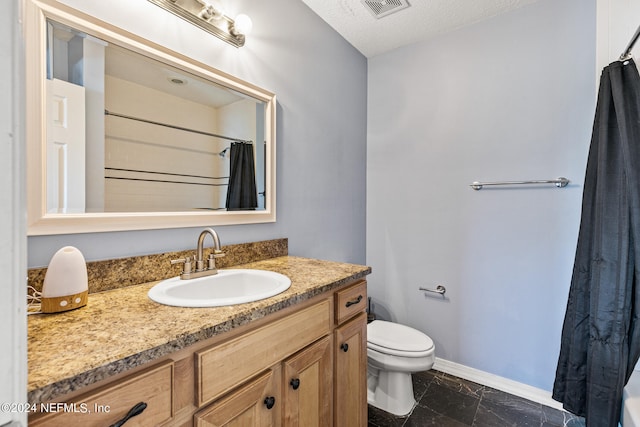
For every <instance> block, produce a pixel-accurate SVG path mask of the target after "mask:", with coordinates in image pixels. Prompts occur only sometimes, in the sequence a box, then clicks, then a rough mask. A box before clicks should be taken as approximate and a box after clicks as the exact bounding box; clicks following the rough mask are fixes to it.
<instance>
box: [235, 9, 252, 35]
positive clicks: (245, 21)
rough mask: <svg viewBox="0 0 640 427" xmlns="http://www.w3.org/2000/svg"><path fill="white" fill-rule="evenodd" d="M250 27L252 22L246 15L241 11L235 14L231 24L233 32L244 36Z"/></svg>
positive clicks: (249, 30)
mask: <svg viewBox="0 0 640 427" xmlns="http://www.w3.org/2000/svg"><path fill="white" fill-rule="evenodd" d="M252 28H253V22H251V18H249V17H248V16H247V15H245V14H243V13H241V14H240V15H238V16H236V19H235V21H234V24H233V31H234V33H236V34H242V35H243V36H246V35H247V34H249V33H250V32H251V29H252Z"/></svg>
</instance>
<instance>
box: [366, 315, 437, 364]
mask: <svg viewBox="0 0 640 427" xmlns="http://www.w3.org/2000/svg"><path fill="white" fill-rule="evenodd" d="M367 347H368V348H369V349H370V350H374V351H378V352H380V353H385V354H390V355H394V356H401V357H425V356H429V355H430V354H432V353H433V351H434V344H433V341H432V340H431V338H429V337H428V336H427V335H425V334H423V333H422V332H420V331H418V330H416V329H413V328H411V327H409V326H405V325H400V324H398V323H393V322H386V321H384V320H374V321H373V322H371V323H369V324H368V325H367Z"/></svg>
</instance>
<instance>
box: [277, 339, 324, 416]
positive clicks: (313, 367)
mask: <svg viewBox="0 0 640 427" xmlns="http://www.w3.org/2000/svg"><path fill="white" fill-rule="evenodd" d="M331 348H332V347H331V339H330V338H329V337H324V338H322V339H321V340H319V341H317V342H316V343H314V344H312V345H310V346H309V347H307V348H305V349H303V350H301V351H300V352H298V353H297V354H295V355H293V356H291V357H290V358H289V359H287V360H286V361H285V362H284V377H283V378H284V384H283V397H284V425H285V426H292V427H298V426H299V427H326V426H330V425H331V420H332V413H331V409H332V408H331V405H332V402H333V399H332V394H333V393H332V386H333V375H332V371H333V369H332V368H333V366H332V363H331V355H332V351H331Z"/></svg>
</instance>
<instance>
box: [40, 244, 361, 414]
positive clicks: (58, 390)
mask: <svg viewBox="0 0 640 427" xmlns="http://www.w3.org/2000/svg"><path fill="white" fill-rule="evenodd" d="M233 268H253V269H261V270H271V271H275V272H278V273H282V274H284V275H286V276H288V277H289V278H290V279H291V287H290V288H289V289H288V290H287V291H285V292H283V293H281V294H279V295H276V296H274V297H271V298H267V299H265V300H261V301H256V302H253V303H247V304H239V305H235V306H228V307H210V308H181V307H170V306H165V305H162V304H158V303H156V302H153V301H151V300H150V299H149V298H148V297H147V292H148V290H149V289H150V288H151V287H152V286H153V285H155V284H156V283H157V282H150V283H145V284H141V285H133V286H128V287H124V288H120V289H115V290H109V291H105V292H98V293H92V294H89V302H88V304H87V306H86V307H82V308H80V309H77V310H73V311H68V312H64V313H58V314H37V315H31V316H29V318H28V346H29V348H28V364H29V380H28V400H29V402H31V403H39V402H46V401H50V400H52V399H55V398H57V397H59V396H61V395H63V394H65V393H68V392H71V391H75V390H78V389H80V388H81V387H84V386H87V385H90V384H93V383H95V382H97V381H100V380H103V379H105V378H108V377H109V376H112V375H115V374H118V373H121V372H124V371H126V370H128V369H131V368H134V367H136V366H139V365H142V364H144V363H147V362H150V361H153V360H155V359H157V358H160V357H162V356H165V355H167V354H170V353H172V352H175V351H177V350H180V349H183V348H185V347H187V346H189V345H191V344H194V343H196V342H198V341H201V340H205V339H207V338H210V337H213V336H215V335H217V334H220V333H223V332H226V331H229V330H231V329H233V328H234V327H237V326H241V325H244V324H247V323H249V322H251V321H252V320H256V319H260V318H263V317H265V316H267V315H269V314H271V313H274V312H277V311H278V310H281V309H283V308H286V307H289V306H292V305H295V304H297V303H300V302H302V301H305V300H307V299H310V298H312V297H314V296H315V295H318V294H321V293H323V292H326V291H329V290H331V289H334V288H336V287H338V286H340V285H343V284H345V283H347V282H349V281H351V280H354V279H359V278H363V277H365V276H366V275H367V274H369V273H370V272H371V269H370V268H369V267H366V266H362V265H355V264H345V263H339V262H332V261H320V260H315V259H308V258H300V257H293V256H281V257H277V258H271V259H267V260H262V261H258V262H253V263H248V264H243V265H236V266H234V267H233Z"/></svg>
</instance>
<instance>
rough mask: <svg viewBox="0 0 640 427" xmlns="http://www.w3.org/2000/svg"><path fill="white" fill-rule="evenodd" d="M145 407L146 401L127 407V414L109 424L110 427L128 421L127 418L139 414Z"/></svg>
mask: <svg viewBox="0 0 640 427" xmlns="http://www.w3.org/2000/svg"><path fill="white" fill-rule="evenodd" d="M145 409H147V404H146V403H144V402H140V403H137V404H136V405H135V406H134V407H133V408H131V409H129V412H127V415H125V416H124V418H123V419H121V420H120V421H117V422H116V423H115V424H111V426H110V427H120V426H122V425H123V424H124V423H126V422H127V421H129V418H131V417H135V416H136V415H140V414H141V413H142V411H144V410H145Z"/></svg>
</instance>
